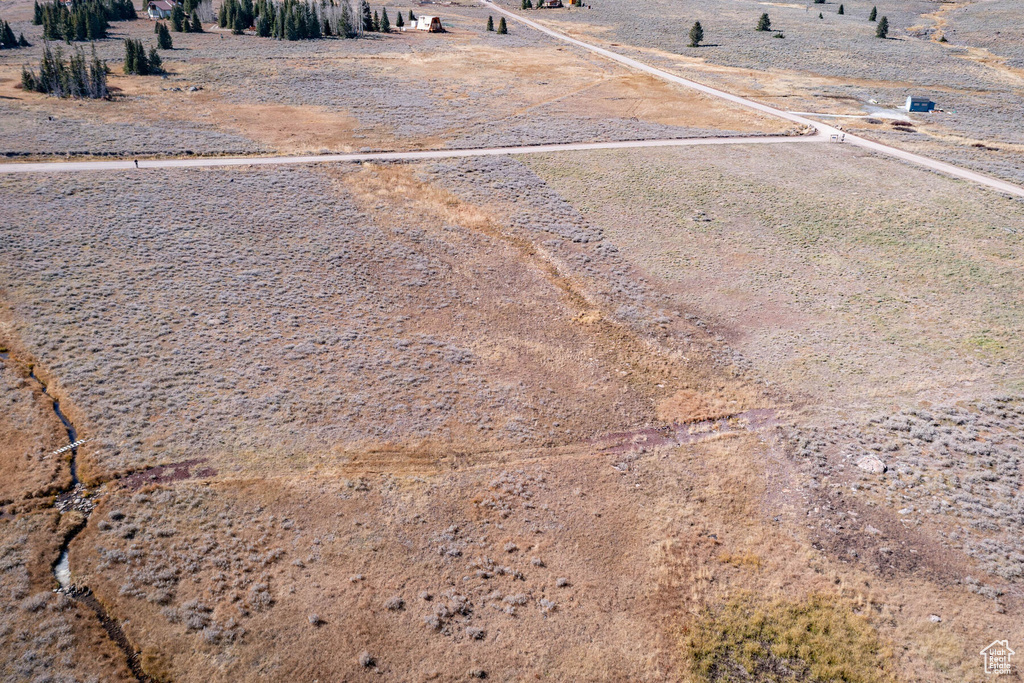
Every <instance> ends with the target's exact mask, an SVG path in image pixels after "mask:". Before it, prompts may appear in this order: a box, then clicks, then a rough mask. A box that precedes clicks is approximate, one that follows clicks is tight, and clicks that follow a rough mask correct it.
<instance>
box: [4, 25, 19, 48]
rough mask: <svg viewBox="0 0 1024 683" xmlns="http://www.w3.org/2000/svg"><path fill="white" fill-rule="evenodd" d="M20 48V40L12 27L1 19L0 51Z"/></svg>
mask: <svg viewBox="0 0 1024 683" xmlns="http://www.w3.org/2000/svg"><path fill="white" fill-rule="evenodd" d="M16 47H18V38H17V36H15V35H14V31H13V30H11V25H10V24H8V23H7V22H6V21H4V20H3V19H0V50H11V49H14V48H16Z"/></svg>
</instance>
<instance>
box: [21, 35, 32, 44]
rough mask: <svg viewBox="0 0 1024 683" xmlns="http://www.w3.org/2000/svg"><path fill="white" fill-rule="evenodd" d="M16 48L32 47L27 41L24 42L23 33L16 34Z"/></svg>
mask: <svg viewBox="0 0 1024 683" xmlns="http://www.w3.org/2000/svg"><path fill="white" fill-rule="evenodd" d="M18 47H32V45H31V44H30V43H29V42H28V41H27V40H25V34H24V33H20V34H18Z"/></svg>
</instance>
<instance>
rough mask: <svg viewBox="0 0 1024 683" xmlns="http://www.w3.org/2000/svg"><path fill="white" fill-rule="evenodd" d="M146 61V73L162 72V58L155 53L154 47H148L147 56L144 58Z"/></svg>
mask: <svg viewBox="0 0 1024 683" xmlns="http://www.w3.org/2000/svg"><path fill="white" fill-rule="evenodd" d="M146 61H147V62H148V66H149V69H148V71H147V73H151V74H158V73H162V72H163V69H162V68H161V67H162V65H163V60H161V59H160V55H158V54H157V52H156V48H155V47H151V48H149V57H148V58H147V60H146Z"/></svg>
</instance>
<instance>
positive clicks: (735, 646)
mask: <svg viewBox="0 0 1024 683" xmlns="http://www.w3.org/2000/svg"><path fill="white" fill-rule="evenodd" d="M686 648H687V650H688V654H689V656H690V658H691V661H692V662H693V667H694V672H695V673H696V674H697V676H698V677H700V678H701V679H703V680H708V681H711V680H733V679H732V678H724V679H723V678H722V675H723V674H724V675H726V676H727V675H728V673H727V672H736V673H740V672H739V670H740V669H742V671H743V672H745V675H744V674H740V675H739V676H738V677H737V679H738V680H756V681H765V682H772V683H782V682H783V681H794V682H795V681H842V682H843V683H884V682H889V681H893V680H894V679H893V676H892V674H891V672H890V671H889V666H888V661H889V660H890V659H891V657H892V653H891V652H890V651H889V649H888V648H887V647H886V646H885V645H884V644H883V643H882V641H881V639H880V638H879V636H878V633H877V631H876V630H875V628H874V626H873V625H872V624H871V622H870V620H869V619H868V618H867V617H865V616H861V615H858V614H855V613H854V612H853V605H852V604H851V603H849V602H848V601H845V600H842V599H840V598H835V597H828V596H823V595H815V596H811V597H810V598H808V599H806V600H803V601H800V602H791V601H786V600H776V601H774V602H770V603H766V602H763V601H760V600H757V599H755V598H754V597H753V596H742V597H739V598H737V599H734V600H733V601H731V602H729V603H728V604H726V605H725V606H724V607H723V608H722V609H721V610H719V611H717V612H712V611H705V613H704V614H703V615H702V616H701V617H700V619H699V621H698V622H697V623H696V624H695V626H694V628H693V629H691V631H690V633H689V635H688V637H687V641H686Z"/></svg>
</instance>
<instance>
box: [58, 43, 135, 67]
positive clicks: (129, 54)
mask: <svg viewBox="0 0 1024 683" xmlns="http://www.w3.org/2000/svg"><path fill="white" fill-rule="evenodd" d="M47 50H49V48H47ZM138 62H139V60H138V58H137V57H136V54H135V41H134V40H131V39H130V38H125V41H124V72H125V73H126V74H133V73H135V72H136V69H137V68H138ZM45 65H46V54H45V53H44V54H43V67H45ZM43 67H41V68H40V72H41V73H43V74H45V71H46V69H45V68H43Z"/></svg>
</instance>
